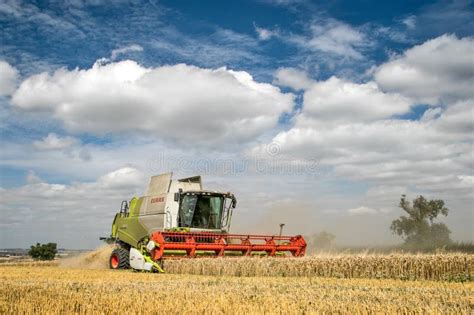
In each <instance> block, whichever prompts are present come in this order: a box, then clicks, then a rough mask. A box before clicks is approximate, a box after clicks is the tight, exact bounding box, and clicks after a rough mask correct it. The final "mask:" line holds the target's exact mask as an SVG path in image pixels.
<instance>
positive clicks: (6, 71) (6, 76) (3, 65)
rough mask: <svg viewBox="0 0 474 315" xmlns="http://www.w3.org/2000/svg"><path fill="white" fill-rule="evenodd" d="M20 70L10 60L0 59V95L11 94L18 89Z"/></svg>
mask: <svg viewBox="0 0 474 315" xmlns="http://www.w3.org/2000/svg"><path fill="white" fill-rule="evenodd" d="M17 77H18V71H17V70H16V69H15V68H14V67H12V66H11V65H10V64H9V63H8V62H6V61H3V60H0V96H4V95H10V94H11V93H13V92H14V91H15V89H16V84H17Z"/></svg>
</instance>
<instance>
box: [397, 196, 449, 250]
mask: <svg viewBox="0 0 474 315" xmlns="http://www.w3.org/2000/svg"><path fill="white" fill-rule="evenodd" d="M405 197H406V196H405V195H402V198H401V199H400V208H402V209H403V211H405V212H406V213H407V214H408V216H401V217H400V218H399V219H397V220H394V221H393V222H392V225H391V226H390V229H391V230H392V233H394V234H396V235H399V236H401V237H402V238H403V239H404V240H405V245H407V246H408V247H413V248H433V247H440V246H445V245H448V244H450V243H451V242H452V241H451V239H450V238H449V234H450V233H451V231H450V230H449V229H448V227H447V226H446V225H445V224H444V223H434V222H433V221H434V219H436V218H437V217H438V215H444V216H447V215H448V212H449V209H448V208H446V207H445V205H444V201H443V200H426V199H425V198H424V197H423V196H418V197H417V198H416V199H414V200H413V203H412V204H410V202H409V201H407V200H406V199H405Z"/></svg>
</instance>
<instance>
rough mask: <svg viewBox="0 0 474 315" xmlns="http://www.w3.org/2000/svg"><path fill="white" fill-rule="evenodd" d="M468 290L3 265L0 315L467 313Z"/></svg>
mask: <svg viewBox="0 0 474 315" xmlns="http://www.w3.org/2000/svg"><path fill="white" fill-rule="evenodd" d="M472 293H473V286H472V284H471V283H452V282H451V283H448V282H434V281H402V280H376V279H334V278H316V277H289V278H283V277H226V276H223V277H213V276H195V275H173V274H151V273H140V272H132V271H112V270H92V269H89V270H84V269H64V268H58V267H41V266H37V267H26V266H0V313H1V314H28V313H30V314H42V313H50V314H59V313H61V314H70V313H77V314H86V313H88V314H90V313H102V314H106V313H115V314H127V313H135V314H136V313H163V314H182V313H186V314H188V313H191V314H203V313H206V314H222V313H234V314H235V313H237V314H243V313H248V314H255V313H269V314H274V313H279V314H301V313H308V314H309V313H350V314H366V313H439V314H470V313H472V311H473V309H474V305H473V301H472Z"/></svg>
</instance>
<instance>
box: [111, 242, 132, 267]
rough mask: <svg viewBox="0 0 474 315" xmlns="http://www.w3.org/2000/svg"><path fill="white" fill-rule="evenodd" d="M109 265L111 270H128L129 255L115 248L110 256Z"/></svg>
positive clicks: (123, 249)
mask: <svg viewBox="0 0 474 315" xmlns="http://www.w3.org/2000/svg"><path fill="white" fill-rule="evenodd" d="M109 265H110V268H111V269H128V268H130V253H129V251H128V250H126V249H125V248H121V247H119V248H116V249H114V250H113V251H112V254H111V255H110V260H109Z"/></svg>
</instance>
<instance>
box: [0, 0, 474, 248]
mask: <svg viewBox="0 0 474 315" xmlns="http://www.w3.org/2000/svg"><path fill="white" fill-rule="evenodd" d="M473 12H474V9H473V4H472V2H471V1H463V0H461V1H392V2H381V1H330V2H317V1H305V0H295V1H292V0H276V1H272V0H254V1H251V0H248V1H233V2H230V1H126V0H123V1H120V0H117V1H113V0H111V1H106V0H70V1H20V0H8V1H5V2H2V3H1V4H0V29H1V33H0V78H1V80H0V108H1V111H0V117H1V124H0V129H1V140H2V143H3V145H4V149H3V150H2V153H1V155H0V157H1V163H0V172H1V181H0V186H1V188H2V194H3V196H4V197H3V198H4V199H6V201H5V202H3V205H2V211H4V213H5V214H6V216H7V217H8V218H9V219H8V220H7V221H8V222H6V223H5V224H6V225H8V227H7V228H6V229H3V230H2V231H4V232H2V233H3V235H2V237H1V238H0V246H7V245H8V244H10V243H11V242H13V244H14V245H15V246H27V245H28V242H29V238H28V237H29V234H28V233H33V232H28V231H31V230H32V229H33V230H35V229H36V230H37V231H36V232H38V233H37V234H38V235H41V238H42V239H44V240H45V241H46V240H48V239H53V238H59V239H60V240H59V242H60V244H62V245H63V246H79V247H92V246H95V244H96V239H97V238H98V236H101V235H99V234H104V233H105V234H106V233H107V228H108V225H109V224H110V222H109V221H110V220H111V218H112V215H113V212H114V210H113V207H114V205H115V204H118V203H119V202H120V200H121V199H120V198H122V199H125V198H128V196H129V195H132V194H134V193H135V194H140V192H141V191H142V189H143V185H144V183H145V182H146V177H147V176H148V175H150V174H152V173H153V172H159V171H167V170H169V167H168V168H167V167H164V166H163V165H158V166H156V165H154V166H150V165H152V164H153V161H155V160H159V159H161V157H162V156H165V157H166V158H167V159H169V160H172V161H176V160H180V159H181V160H185V161H187V162H189V164H190V165H191V167H189V168H186V169H185V170H184V169H180V167H179V166H176V164H173V168H174V169H173V171H175V172H176V173H178V174H187V173H198V172H199V171H202V169H200V167H199V164H198V163H196V162H197V161H202V160H203V159H204V160H206V159H207V160H208V159H210V158H212V159H213V160H212V162H210V164H212V166H215V164H216V159H222V160H225V159H229V160H233V161H234V162H236V164H238V165H242V162H243V161H251V162H250V164H252V163H255V161H264V162H265V163H270V164H271V163H276V164H278V163H280V164H278V165H280V166H281V165H294V164H298V165H306V166H307V165H311V163H313V162H314V161H317V164H318V168H317V169H318V172H316V173H315V172H313V171H312V169H311V171H293V172H289V173H290V174H287V173H288V172H286V173H285V175H281V174H276V172H275V168H272V169H271V170H269V169H268V168H267V169H266V171H264V172H258V171H257V172H255V170H254V169H253V170H252V168H251V167H250V168H249V169H245V170H244V171H239V172H237V174H232V178H229V176H228V175H227V176H225V175H226V174H223V173H222V172H219V171H215V170H214V171H209V169H204V173H205V174H204V175H207V178H208V179H209V181H210V183H211V185H215V186H216V188H219V187H220V186H222V185H224V186H225V187H226V189H229V190H233V191H237V192H238V193H239V194H240V196H241V199H243V198H245V201H243V202H242V203H239V204H243V207H245V209H242V212H241V213H242V214H241V215H240V216H237V218H236V220H237V223H236V224H243V223H245V224H246V223H248V220H249V216H250V217H251V218H252V220H251V221H252V222H251V223H252V224H253V225H255V226H258V225H260V226H264V228H265V229H268V230H269V231H272V229H273V225H275V226H276V225H277V223H275V222H276V221H278V220H285V222H289V223H290V224H289V225H290V227H289V229H290V231H291V232H293V231H294V232H299V230H298V229H301V230H303V233H313V232H317V231H320V230H322V229H326V230H330V231H331V232H333V233H335V234H336V236H337V237H338V240H340V242H341V244H350V243H351V242H352V243H357V244H376V243H377V241H376V240H375V239H374V238H379V239H380V242H382V243H393V242H396V241H397V240H396V239H395V238H393V236H391V235H390V233H389V231H388V228H387V224H389V222H390V220H392V219H393V218H395V217H397V216H398V215H399V212H397V209H396V205H397V199H398V198H399V196H400V195H401V193H406V194H408V195H409V196H416V195H417V194H425V195H427V196H430V197H442V198H445V199H446V200H447V201H448V205H450V204H451V205H452V208H453V210H452V214H450V215H449V217H448V219H447V222H448V224H450V226H451V227H452V230H453V235H454V236H455V238H457V239H461V240H473V231H472V223H473V217H472V209H473V207H472V206H473V193H472V184H473V176H472V163H471V161H469V160H470V159H472V119H473V117H472V102H473V99H474V97H473V95H472V91H470V90H472V84H473V82H474V81H473V77H474V73H473V70H472V68H473V64H474V61H473V55H472V53H473V48H472V47H473V37H472V36H473V30H474V22H473V21H474V18H473V17H474V16H473V15H474V13H473ZM180 64H181V65H180ZM2 76H3V78H2ZM161 87H162V88H161ZM272 146H273V147H272ZM269 148H276V149H275V150H276V155H274V154H272V153H271V152H270V151H269ZM269 152H270V153H269ZM433 152H435V153H433ZM163 154H164V155H163ZM157 157H159V158H157ZM469 157H470V158H469ZM285 163H286V164H285ZM252 165H253V164H252ZM266 165H267V164H266ZM254 166H255V165H254ZM211 168H212V167H211ZM276 168H278V167H276ZM306 170H307V169H306ZM114 172H116V173H114ZM111 174H112V175H111ZM114 174H115V175H114ZM120 176H124V177H125V178H127V176H128V177H130V178H131V180H130V183H131V184H130V187H125V188H124V187H123V186H120V185H119V186H116V185H114V184H111V183H110V181H111V180H112V179H111V178H119V177H120ZM276 182H278V183H276ZM55 185H56V186H55ZM100 189H103V192H104V194H107V195H108V196H109V197H107V198H102V197H101V196H100V195H99V194H95V193H94V191H97V190H100ZM255 191H259V194H258V196H256V194H255V193H254V192H255ZM78 196H82V198H86V197H87V196H91V197H90V199H91V200H92V202H94V203H95V206H94V209H91V210H90V211H92V216H93V217H95V218H96V219H97V220H96V222H97V223H96V224H92V223H90V222H87V221H85V220H83V219H82V218H81V214H80V213H78V212H77V204H82V203H81V202H80V200H81V198H79V197H78ZM49 198H54V202H52V201H51V200H50V199H49ZM116 199H120V200H116ZM114 202H115V203H114ZM449 202H450V203H449ZM53 204H54V205H53ZM287 205H288V207H289V208H292V207H300V208H304V209H306V210H305V211H303V212H301V213H300V212H298V211H296V210H295V211H296V212H295V213H292V212H286V211H285V210H282V209H287V208H288V207H287ZM41 213H48V214H50V216H51V218H49V219H46V220H45V219H44V218H42V215H41ZM298 217H299V219H298ZM302 217H308V218H311V220H313V221H314V222H316V221H317V223H315V224H314V226H312V225H308V224H306V225H305V222H304V220H303V221H302V220H301V218H302ZM68 218H72V219H71V220H69V219H68ZM51 220H53V221H54V222H57V225H58V226H59V225H61V226H69V225H71V224H73V223H72V222H76V223H74V226H78V228H77V229H78V231H80V232H81V233H82V232H84V231H88V233H86V234H89V235H88V236H87V237H86V236H85V237H84V238H83V239H81V241H80V242H79V243H76V242H75V241H74V239H73V236H72V234H68V233H67V232H66V231H65V229H64V228H61V227H57V228H55V229H54V230H53V231H49V232H48V231H46V230H45V229H44V227H45V226H48V224H49V223H48V222H50V221H51ZM259 220H260V221H259ZM273 220H276V221H275V222H273ZM34 222H39V223H38V224H36V225H35V224H33V223H34ZM291 223H293V230H291V229H292V228H291V225H292V224H291ZM252 224H251V225H252ZM367 224H368V225H367ZM374 225H377V226H380V227H378V228H374V229H373V231H372V230H371V231H367V230H368V229H367V226H374ZM104 226H105V227H106V228H105V229H104ZM354 226H355V227H354ZM347 227H354V228H352V229H349V228H347ZM76 232H77V231H76ZM71 233H72V232H71ZM7 234H8V235H7ZM353 234H358V235H360V237H359V236H358V237H357V238H356V239H355V240H354V238H353V237H352V236H351V235H353ZM10 235H19V236H18V237H17V238H16V239H15V240H14V239H13V238H12V237H11V236H10ZM379 235H381V236H380V237H379ZM78 244H79V245H78Z"/></svg>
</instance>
